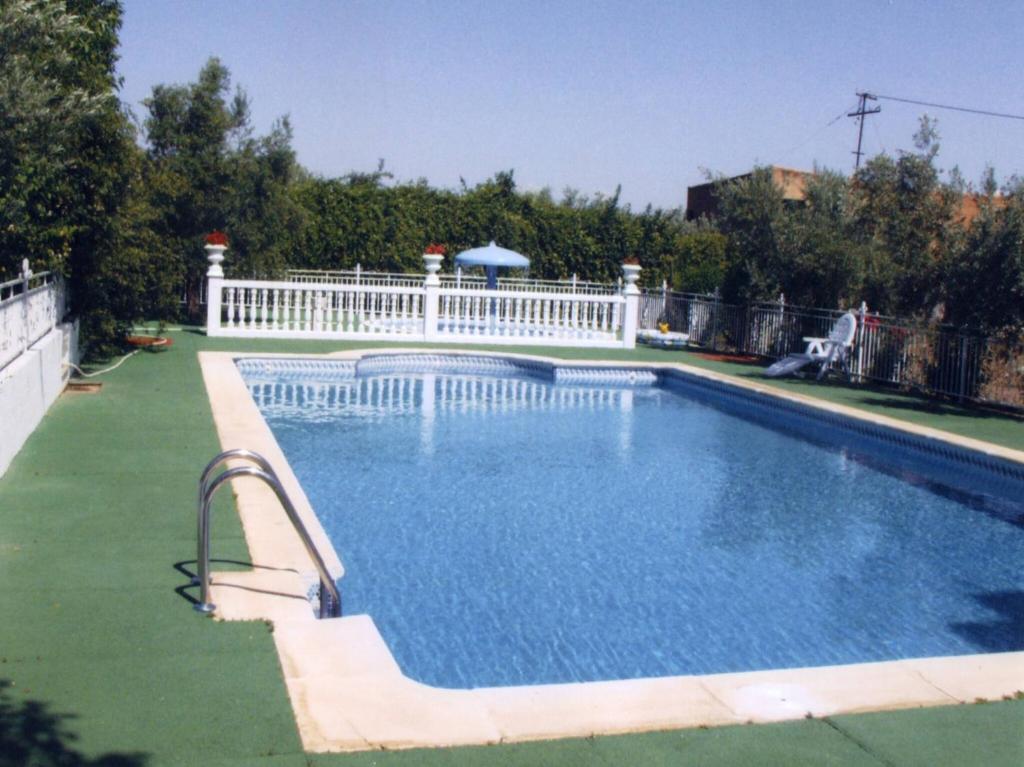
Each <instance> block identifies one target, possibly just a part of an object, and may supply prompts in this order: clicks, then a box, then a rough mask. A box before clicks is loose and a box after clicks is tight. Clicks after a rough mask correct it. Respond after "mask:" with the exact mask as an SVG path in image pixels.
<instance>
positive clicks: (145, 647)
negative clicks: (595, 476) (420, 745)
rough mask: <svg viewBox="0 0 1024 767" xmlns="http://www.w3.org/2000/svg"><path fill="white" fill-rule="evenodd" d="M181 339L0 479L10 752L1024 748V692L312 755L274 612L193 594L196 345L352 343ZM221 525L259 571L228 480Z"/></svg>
mask: <svg viewBox="0 0 1024 767" xmlns="http://www.w3.org/2000/svg"><path fill="white" fill-rule="evenodd" d="M172 337H173V339H174V346H173V347H171V348H170V349H169V350H167V351H165V352H156V353H143V354H139V355H136V356H135V357H133V358H132V359H130V360H128V361H127V362H126V363H125V364H124V365H123V366H122V367H121V368H119V369H118V370H117V371H115V372H113V373H110V374H107V375H104V376H103V377H102V378H101V379H100V380H102V381H103V383H104V386H103V388H102V390H101V391H100V392H99V393H96V394H84V393H76V394H70V393H69V394H65V395H64V396H63V397H62V398H61V399H60V400H59V401H58V403H57V404H56V405H55V406H54V407H53V409H52V410H51V411H50V413H49V414H48V416H47V417H46V418H45V419H44V421H43V423H42V424H41V426H40V428H39V429H38V430H37V431H36V433H35V434H34V435H33V436H32V438H31V439H30V440H29V442H28V443H27V444H26V446H25V448H24V449H23V450H22V452H21V453H20V454H19V456H18V457H17V458H16V459H15V461H14V463H13V464H12V466H11V468H10V470H9V471H8V472H7V474H6V475H5V476H4V477H3V478H2V479H0V616H2V617H0V680H2V682H0V765H3V766H4V767H6V766H7V765H23V764H42V765H50V764H52V765H58V764H60V765H64V764H71V765H179V764H180V765H220V764H223V765H250V764H251V765H267V766H268V767H269V766H270V765H373V764H380V765H397V766H403V765H434V764H438V765H476V764H479V765H484V764H486V765H492V764H498V765H501V764H508V765H520V764H608V765H611V764H651V765H654V764H701V765H734V764H757V765H760V764H779V765H798V764H836V765H918V764H920V765H940V764H948V765H963V764H986V765H1004V764H1005V765H1019V764H1022V763H1024V700H1014V701H1007V702H990V703H980V704H977V705H961V706H951V707H943V708H930V709H916V710H910V711H902V712H886V713H875V714H860V715H851V716H838V717H830V718H825V719H814V720H805V721H800V722H795V723H786V724H776V725H759V726H736V727H724V728H717V729H708V730H680V731H671V732H661V733H648V734H643V735H626V736H616V737H598V738H587V739H582V740H563V741H555V742H542V743H527V744H519V745H514V746H489V747H471V748H458V749H440V750H413V751H402V752H368V753H362V754H352V755H340V754H339V755H332V754H317V755H311V754H304V753H303V752H302V749H301V744H300V741H299V737H298V733H297V731H296V727H295V722H294V719H293V716H292V711H291V707H290V705H289V702H288V697H287V694H286V690H285V685H284V681H283V677H282V673H281V669H280V667H279V665H278V660H277V654H276V652H275V649H274V644H273V639H272V636H271V635H270V632H269V629H268V628H267V626H266V625H265V624H263V623H257V622H252V623H221V622H214V621H211V620H208V619H205V618H203V617H202V616H200V615H198V614H196V613H194V612H193V611H192V610H191V608H190V605H189V601H188V597H189V596H190V595H193V594H194V589H193V588H191V587H190V586H189V575H190V573H191V572H192V569H193V567H194V563H193V560H194V557H195V555H194V549H195V529H194V528H195V520H194V514H195V483H196V480H197V478H198V475H199V472H200V471H201V470H202V467H203V466H204V465H205V463H206V461H207V460H208V459H209V458H210V457H211V456H213V455H214V454H215V453H216V452H217V451H218V448H219V445H218V443H217V439H216V435H215V432H214V428H213V424H212V420H211V415H210V408H209V404H208V402H207V399H206V394H205V392H204V389H203V384H202V380H201V377H200V373H199V367H198V362H197V359H196V352H197V351H198V350H200V349H217V350H238V351H288V352H310V353H320V352H327V351H333V350H337V349H341V348H352V347H354V346H356V345H355V344H341V343H337V342H288V343H282V342H257V341H237V340H232V339H207V338H206V337H205V336H203V335H201V334H198V333H194V332H188V331H185V332H180V333H174V334H173V336H172ZM359 346H369V344H361V345H359ZM463 348H464V347H463ZM509 351H521V352H530V351H533V352H537V353H541V354H545V355H548V356H572V357H577V358H579V357H587V358H607V359H648V360H651V359H660V360H665V359H672V358H674V359H679V360H681V361H686V362H688V363H690V364H699V365H705V366H709V367H716V369H720V370H723V371H724V372H730V373H733V374H736V373H739V374H741V375H744V374H755V371H753V370H750V369H748V368H746V367H744V366H737V365H733V364H730V363H725V362H718V361H712V360H704V359H702V358H700V357H699V356H697V355H695V354H692V353H688V352H663V351H660V350H649V349H642V350H637V351H635V352H624V351H622V352H604V351H597V352H595V351H589V352H584V351H572V350H565V351H563V352H555V351H554V350H551V349H546V350H543V351H541V350H528V349H514V350H513V349H509ZM677 355H678V356H677ZM778 385H780V386H783V387H791V388H794V389H796V390H800V391H801V392H802V393H808V394H814V395H816V396H823V397H825V398H827V399H830V400H832V401H837V402H842V403H843V404H855V405H856V406H858V407H863V408H865V409H869V410H875V411H877V412H882V413H884V414H886V415H890V416H894V417H901V418H905V419H907V420H910V421H913V422H915V423H921V424H923V425H927V426H932V427H935V428H945V429H947V430H949V431H953V432H955V433H960V434H964V435H966V436H971V437H975V438H979V439H986V440H989V441H992V442H996V443H998V444H1003V445H1006V446H1009V447H1014V448H1017V449H1021V448H1024V423H1022V422H1021V421H1020V420H1017V419H1013V418H1007V417H1005V416H999V415H995V414H990V413H985V412H983V411H973V410H964V409H961V408H957V407H954V406H950V405H934V404H931V403H928V402H926V401H924V400H920V399H916V398H913V397H907V396H903V395H899V394H896V393H892V392H887V391H872V390H863V389H857V388H851V387H846V386H840V385H827V386H821V385H815V384H812V383H808V382H779V384H778ZM213 524H214V529H213V541H214V549H213V556H214V558H215V559H220V560H234V561H237V562H239V563H241V564H239V567H240V568H244V566H245V564H244V563H246V562H247V561H248V553H247V551H246V547H245V543H244V540H243V539H242V536H241V529H240V526H239V523H238V520H237V517H236V515H235V514H234V513H233V511H232V508H231V503H230V501H229V499H228V498H227V494H224V496H223V497H222V498H221V500H220V501H219V505H218V507H217V510H216V511H215V514H214V521H213ZM216 567H217V568H218V569H224V568H225V567H226V565H225V564H224V563H223V562H222V563H218V564H217V565H216ZM1008 618H1009V619H1011V620H1019V619H1020V616H1019V615H1016V616H1008ZM1022 630H1024V627H1022Z"/></svg>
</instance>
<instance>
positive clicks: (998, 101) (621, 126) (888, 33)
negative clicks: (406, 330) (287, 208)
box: [119, 0, 1024, 209]
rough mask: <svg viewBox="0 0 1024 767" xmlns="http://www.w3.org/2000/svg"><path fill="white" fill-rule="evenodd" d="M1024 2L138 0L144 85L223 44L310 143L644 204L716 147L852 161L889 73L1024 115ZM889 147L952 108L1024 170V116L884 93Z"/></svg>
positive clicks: (726, 155)
mask: <svg viewBox="0 0 1024 767" xmlns="http://www.w3.org/2000/svg"><path fill="white" fill-rule="evenodd" d="M1022 33H1024V3H1021V2H1019V0H1018V1H1017V2H983V1H982V0H976V1H973V2H972V1H971V0H967V1H965V2H952V1H944V2H902V1H899V0H893V1H892V2H884V1H877V0H872V1H858V0H846V1H845V2H831V1H830V0H822V1H821V2H775V3H770V2H767V1H765V2H756V1H751V2H724V1H719V0H715V1H714V2H708V1H707V0H704V1H702V2H692V3H684V2H670V1H668V0H666V2H660V3H653V2H651V3H648V2H640V1H636V2H621V3H606V2H599V1H596V0H589V1H587V2H569V3H559V2H534V1H532V0H531V1H527V2H511V1H510V2H497V1H494V2H491V1H490V0H477V2H449V3H445V2H441V1H440V0H436V1H434V2H425V1H416V0H408V1H407V2H386V1H385V0H379V1H377V2H342V1H341V0H336V1H335V2H313V1H312V0H290V1H286V0H279V1H278V2H274V1H272V0H248V1H247V2H233V1H230V0H218V1H217V2H209V1H204V2H200V1H199V0H125V19H124V27H123V29H122V32H121V50H120V54H121V61H120V63H119V71H120V73H121V75H122V77H123V78H124V87H123V91H122V98H123V99H124V100H125V101H126V102H128V103H129V104H131V105H132V107H133V108H134V109H135V111H136V113H137V114H138V115H139V116H140V117H142V116H144V115H145V110H144V108H143V107H142V105H141V101H142V99H144V98H145V97H146V96H147V95H148V94H149V93H150V90H151V88H152V87H153V86H154V85H156V84H158V83H185V82H190V81H193V80H194V79H195V77H196V75H197V73H198V71H199V69H200V67H201V66H202V65H203V63H204V62H205V61H206V60H207V58H208V57H210V56H219V57H220V58H221V60H222V61H223V62H224V63H225V64H226V65H227V66H228V68H229V69H230V70H231V73H232V77H233V82H234V83H236V84H238V85H241V86H242V87H243V88H244V89H245V90H246V91H247V93H248V94H249V97H250V99H251V103H252V113H253V119H254V124H255V127H256V129H257V131H258V132H260V133H263V132H265V131H266V130H267V129H268V128H269V127H270V125H271V123H272V121H273V120H274V119H275V118H276V117H279V116H282V115H289V116H290V118H291V121H292V125H293V128H294V131H295V137H294V143H293V145H294V147H295V149H296V151H297V153H298V158H299V162H301V163H302V164H303V165H304V166H306V167H307V168H309V169H310V170H311V171H313V172H315V173H319V174H322V175H325V176H339V175H343V174H345V173H348V172H350V171H353V170H358V171H370V170H373V169H374V168H375V167H376V164H377V160H378V158H383V159H384V160H385V161H386V165H387V168H388V169H389V170H391V171H392V172H393V173H394V174H395V175H396V178H397V179H398V180H415V179H418V178H426V179H427V180H428V181H429V183H430V184H431V185H433V186H438V187H450V188H455V187H457V186H458V185H459V179H460V177H461V178H464V179H465V180H466V182H467V183H468V184H470V185H473V184H476V183H479V182H480V181H483V180H485V179H486V178H488V177H490V176H492V175H493V174H494V173H495V172H496V171H499V170H505V169H509V168H511V169H514V170H515V177H516V180H517V183H518V185H519V187H520V188H521V189H528V190H536V189H541V188H543V187H549V188H551V190H552V191H553V193H554V194H555V196H556V198H559V197H560V196H561V192H562V190H563V189H564V188H566V187H573V188H576V189H578V190H579V191H581V192H583V193H584V194H588V195H593V194H595V193H601V194H605V195H609V194H611V193H613V192H614V190H615V187H616V185H618V184H621V185H622V199H623V200H624V201H625V202H628V203H630V204H631V205H632V206H633V208H634V209H639V208H642V207H644V206H645V205H647V204H648V203H651V204H653V205H655V206H656V207H678V206H682V205H684V204H685V199H686V187H687V186H688V185H691V184H696V183H701V182H702V181H703V178H704V175H703V169H708V170H710V171H712V172H715V173H725V174H728V175H732V174H735V173H741V172H744V171H746V170H748V169H749V168H750V167H751V166H752V165H754V164H757V163H760V164H778V165H786V166H790V167H796V168H805V169H810V168H811V167H813V166H814V164H815V163H817V164H818V165H819V166H824V167H829V168H834V169H837V170H842V171H844V172H849V171H850V170H852V167H853V155H852V154H851V152H852V150H853V149H854V146H855V143H856V134H857V130H856V124H855V121H854V120H853V119H852V118H848V117H842V118H841V119H838V120H836V121H835V122H833V123H832V124H831V125H829V123H830V121H832V120H833V118H836V117H837V116H838V115H840V114H843V113H845V112H846V111H850V110H851V108H852V107H853V106H854V105H855V103H856V97H855V95H854V94H855V92H856V91H858V90H863V89H867V90H869V91H872V92H875V93H879V94H886V95H891V96H899V97H905V98H910V99H917V100H922V101H931V102H938V103H943V104H953V105H958V106H967V107H977V108H981V109H989V110H993V111H997V112H1010V113H1014V114H1021V115H1024V77H1022V76H1021V70H1020V62H1021V35H1022ZM879 103H880V104H881V106H882V112H881V114H879V115H876V116H872V117H869V118H868V119H867V122H866V124H865V132H864V139H865V149H866V150H867V151H868V152H870V153H875V152H878V151H881V150H883V149H884V150H886V151H888V152H890V153H893V152H895V151H896V150H898V149H901V148H902V149H909V148H911V147H912V139H911V137H912V135H913V133H914V131H915V130H916V124H917V119H918V117H919V116H920V115H921V114H922V113H925V112H927V113H929V114H931V115H932V116H935V117H937V118H938V120H939V132H940V134H941V136H942V141H941V144H942V151H941V153H940V156H939V165H940V166H941V167H943V168H946V169H948V168H951V167H952V166H954V165H958V166H959V167H960V169H961V171H962V172H963V173H964V174H965V176H966V177H967V178H968V180H971V181H974V182H977V180H978V179H979V178H980V175H981V173H982V171H983V169H984V167H985V165H986V164H991V165H993V166H994V167H995V169H996V175H997V178H998V179H999V180H1003V179H1005V178H1006V177H1008V176H1010V175H1011V174H1019V175H1024V121H1022V120H999V119H994V118H986V117H977V116H972V115H966V114H959V113H956V112H948V111H941V110H936V109H929V108H925V107H918V106H911V105H905V104H900V103H895V102H891V101H882V102H879Z"/></svg>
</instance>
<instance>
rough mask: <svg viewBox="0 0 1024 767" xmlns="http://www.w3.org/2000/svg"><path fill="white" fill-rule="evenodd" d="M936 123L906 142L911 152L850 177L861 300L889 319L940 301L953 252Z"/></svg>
mask: <svg viewBox="0 0 1024 767" xmlns="http://www.w3.org/2000/svg"><path fill="white" fill-rule="evenodd" d="M938 140H939V135H938V132H937V131H936V124H935V122H934V121H933V120H930V119H929V118H928V117H923V118H922V119H921V125H920V128H919V130H918V132H917V133H916V134H915V136H914V143H915V146H916V148H917V151H916V152H904V153H901V154H900V155H899V157H897V158H892V157H890V156H889V155H887V154H880V155H877V156H876V157H873V158H872V159H871V160H869V161H868V162H867V163H866V164H865V165H864V167H863V168H861V170H860V171H858V173H857V175H856V176H855V177H854V187H855V190H856V194H857V197H858V206H859V212H858V216H857V217H858V222H857V227H858V230H859V232H860V237H861V239H862V241H863V242H864V243H865V244H866V245H867V246H868V248H869V251H868V254H867V259H866V268H865V280H864V296H865V298H866V300H867V301H868V303H869V305H871V306H872V307H875V308H876V309H881V310H882V311H888V312H892V313H896V314H903V315H911V314H927V313H928V312H929V311H930V309H931V308H932V306H933V305H934V304H935V303H936V302H937V301H939V300H940V298H941V289H940V287H941V279H940V277H941V273H942V268H943V266H944V264H945V263H946V262H948V260H949V255H950V251H951V249H953V248H955V247H956V244H957V236H958V234H959V227H958V224H957V222H956V221H955V219H954V215H953V214H954V212H955V210H956V204H957V196H958V195H957V191H956V190H954V189H953V188H951V187H950V186H948V185H946V184H943V183H942V182H941V180H940V178H939V170H938V168H937V167H936V164H935V159H936V156H937V155H938V153H939V142H938Z"/></svg>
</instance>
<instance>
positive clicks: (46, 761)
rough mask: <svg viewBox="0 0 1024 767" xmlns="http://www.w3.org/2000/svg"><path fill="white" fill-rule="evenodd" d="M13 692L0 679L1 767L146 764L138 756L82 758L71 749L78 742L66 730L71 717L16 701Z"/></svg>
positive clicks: (128, 766) (142, 756) (42, 705)
mask: <svg viewBox="0 0 1024 767" xmlns="http://www.w3.org/2000/svg"><path fill="white" fill-rule="evenodd" d="M16 689H17V688H15V687H14V685H13V683H12V682H11V681H10V680H8V679H0V767H24V766H25V765H33V767H143V765H145V764H147V762H148V761H149V758H148V757H147V756H146V755H145V754H139V753H134V754H131V753H129V754H118V753H110V754H103V755H101V756H97V757H96V758H95V759H90V758H88V757H86V756H84V755H83V754H82V753H81V752H79V751H78V750H76V749H75V748H74V747H73V744H74V743H75V741H77V740H78V736H77V735H76V734H75V733H74V732H72V731H71V729H70V728H69V727H68V721H69V720H71V719H74V718H75V717H74V715H73V714H59V713H56V712H54V711H51V710H50V706H49V704H47V703H44V702H42V701H38V700H31V699H28V698H24V699H22V698H20V697H15V692H14V691H15V690H16Z"/></svg>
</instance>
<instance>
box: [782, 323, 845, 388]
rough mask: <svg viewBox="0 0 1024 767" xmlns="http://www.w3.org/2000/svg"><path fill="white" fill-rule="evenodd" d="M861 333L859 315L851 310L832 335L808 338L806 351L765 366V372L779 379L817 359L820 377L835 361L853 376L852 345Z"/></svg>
mask: <svg viewBox="0 0 1024 767" xmlns="http://www.w3.org/2000/svg"><path fill="white" fill-rule="evenodd" d="M856 335H857V316H856V315H855V314H854V313H853V312H847V313H846V314H844V315H843V316H842V317H840V318H839V319H838V320H836V324H835V325H834V326H833V327H832V332H831V333H829V334H828V338H808V337H805V338H804V341H805V342H806V343H807V349H806V350H805V351H804V353H803V354H790V355H789V356H788V357H784V358H783V359H781V360H778V361H777V362H775V363H774V364H773V365H770V366H769V367H768V368H766V369H765V371H764V374H765V376H767V377H768V378H779V377H781V376H785V375H792V374H793V373H796V372H797V371H798V370H800V369H801V368H803V367H804V366H805V365H809V364H811V363H812V362H815V363H817V364H818V365H819V369H818V380H819V381H820V380H821V379H822V378H824V377H825V373H826V372H828V369H829V368H830V367H831V366H832V364H833V363H835V362H838V363H839V364H840V365H841V366H842V368H843V372H844V373H846V375H847V377H849V375H850V367H849V365H848V364H847V357H849V353H850V347H851V346H853V339H854V337H855V336H856Z"/></svg>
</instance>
